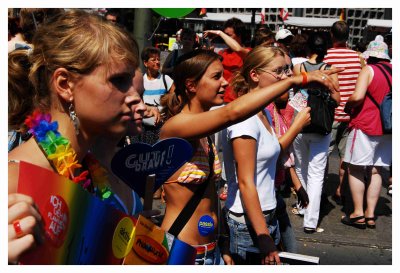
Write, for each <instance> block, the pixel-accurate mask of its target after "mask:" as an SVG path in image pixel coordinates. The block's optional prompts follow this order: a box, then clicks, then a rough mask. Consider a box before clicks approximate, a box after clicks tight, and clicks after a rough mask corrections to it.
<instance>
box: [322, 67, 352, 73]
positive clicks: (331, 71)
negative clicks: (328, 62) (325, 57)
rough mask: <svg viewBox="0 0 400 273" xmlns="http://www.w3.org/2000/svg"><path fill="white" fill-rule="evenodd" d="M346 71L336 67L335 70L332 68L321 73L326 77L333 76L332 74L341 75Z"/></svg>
mask: <svg viewBox="0 0 400 273" xmlns="http://www.w3.org/2000/svg"><path fill="white" fill-rule="evenodd" d="M344 70H346V69H345V68H344V67H335V68H331V69H328V70H321V72H323V73H324V74H326V75H332V74H336V73H340V72H342V71H344Z"/></svg>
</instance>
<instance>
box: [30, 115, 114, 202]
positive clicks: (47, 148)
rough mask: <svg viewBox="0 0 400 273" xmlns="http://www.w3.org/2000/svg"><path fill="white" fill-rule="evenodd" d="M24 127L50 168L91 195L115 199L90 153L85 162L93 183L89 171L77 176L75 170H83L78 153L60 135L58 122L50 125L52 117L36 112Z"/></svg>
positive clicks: (104, 171) (100, 167)
mask: <svg viewBox="0 0 400 273" xmlns="http://www.w3.org/2000/svg"><path fill="white" fill-rule="evenodd" d="M25 125H26V126H28V128H29V133H31V134H32V135H33V136H34V138H35V140H36V142H37V143H38V145H39V147H40V149H41V150H42V152H43V153H44V154H45V156H46V158H47V160H48V161H49V163H50V165H51V166H52V167H53V169H54V170H55V171H56V172H57V173H58V174H60V175H62V176H64V177H67V178H69V179H70V180H72V181H73V182H74V183H78V184H80V185H81V186H82V187H83V188H84V189H86V190H88V191H90V189H93V190H94V192H95V193H96V195H97V196H98V197H100V198H101V199H102V200H104V199H107V198H109V197H110V196H111V195H112V192H111V191H110V188H109V186H108V172H107V171H106V169H105V168H104V167H102V166H101V165H100V163H99V162H98V160H97V159H95V158H94V156H93V155H92V154H90V153H88V154H87V155H86V156H85V159H84V160H85V162H86V164H87V166H88V169H89V171H90V175H91V177H92V179H90V178H88V176H89V171H88V170H85V171H82V172H81V173H80V174H79V175H74V173H75V170H79V169H80V168H82V165H81V164H79V163H78V160H77V159H76V152H75V150H74V149H73V148H72V147H71V143H70V141H69V140H68V139H67V138H65V137H63V136H62V135H61V134H60V132H58V122H57V121H53V122H51V115H50V114H48V113H47V114H44V113H41V112H40V111H39V110H35V111H34V112H33V114H32V115H30V116H28V117H27V118H26V119H25Z"/></svg>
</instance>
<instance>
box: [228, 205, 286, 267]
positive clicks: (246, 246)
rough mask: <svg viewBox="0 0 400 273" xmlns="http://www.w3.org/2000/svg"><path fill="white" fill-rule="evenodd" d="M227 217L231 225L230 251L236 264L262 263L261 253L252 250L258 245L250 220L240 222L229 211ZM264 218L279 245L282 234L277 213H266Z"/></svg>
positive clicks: (276, 243)
mask: <svg viewBox="0 0 400 273" xmlns="http://www.w3.org/2000/svg"><path fill="white" fill-rule="evenodd" d="M271 216H272V217H271ZM226 218H227V223H228V226H229V239H230V252H231V254H232V258H233V260H234V261H235V264H260V261H261V258H259V255H258V254H257V253H252V251H250V249H256V248H257V245H258V244H257V236H256V234H255V232H254V229H253V228H252V227H251V224H250V221H248V220H247V221H246V223H240V222H238V221H236V220H234V219H232V218H230V217H229V212H228V213H227V216H226ZM264 218H265V221H266V223H267V226H268V231H269V233H270V235H271V237H272V239H273V240H274V242H275V245H278V244H279V241H280V239H281V236H280V232H279V223H278V220H277V218H276V216H275V213H273V215H271V214H269V215H266V216H265V217H264Z"/></svg>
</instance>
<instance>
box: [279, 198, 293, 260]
mask: <svg viewBox="0 0 400 273" xmlns="http://www.w3.org/2000/svg"><path fill="white" fill-rule="evenodd" d="M276 202H277V203H276V218H277V219H278V223H279V232H280V234H281V239H282V244H283V251H286V252H291V253H297V241H296V237H295V235H294V231H293V228H292V224H291V223H290V219H289V215H288V214H287V211H286V203H285V201H284V200H283V198H282V196H281V195H280V193H276Z"/></svg>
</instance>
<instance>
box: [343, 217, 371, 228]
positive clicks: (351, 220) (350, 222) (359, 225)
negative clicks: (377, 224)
mask: <svg viewBox="0 0 400 273" xmlns="http://www.w3.org/2000/svg"><path fill="white" fill-rule="evenodd" d="M362 219H364V222H357V221H359V220H362ZM340 221H341V222H342V223H343V224H345V225H347V226H352V227H356V228H359V229H365V228H366V227H367V225H366V224H365V217H364V215H361V216H357V217H353V218H351V217H350V216H348V215H346V216H342V219H341V220H340Z"/></svg>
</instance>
